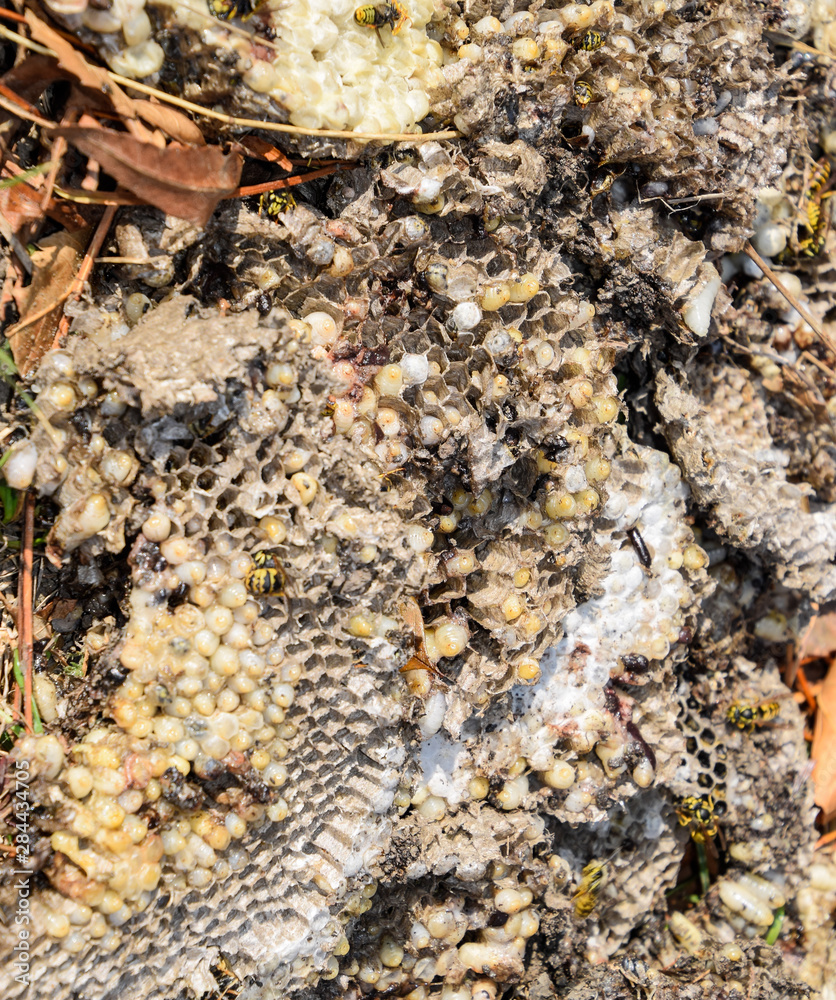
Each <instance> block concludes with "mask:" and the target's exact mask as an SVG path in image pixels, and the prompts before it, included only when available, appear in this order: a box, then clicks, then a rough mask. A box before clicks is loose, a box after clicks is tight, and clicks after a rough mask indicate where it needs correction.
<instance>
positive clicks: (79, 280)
mask: <svg viewBox="0 0 836 1000" xmlns="http://www.w3.org/2000/svg"><path fill="white" fill-rule="evenodd" d="M115 215H116V206H115V205H108V207H107V208H106V209H105V210H104V212H103V213H102V217H101V219H99V224H98V226H96V231H95V233H93V238H92V239H91V240H90V244H89V246H88V247H87V252H86V253H85V255H84V260H83V261H82V262H81V267H80V268H79V269H78V274H77V275H76V278H75V282H74V283H73V288H72V295H73V297H74V298H76V299H80V298H81V293H82V291H83V289H84V282H85V281H86V280H87V279H88V278H89V277H90V272H91V271H92V270H93V263H94V260H95V257H96V255H97V254H98V252H99V250H101V248H102V243H104V241H105V237H106V236H107V234H108V231H109V229H110V227H111V225H112V223H113V217H114V216H115Z"/></svg>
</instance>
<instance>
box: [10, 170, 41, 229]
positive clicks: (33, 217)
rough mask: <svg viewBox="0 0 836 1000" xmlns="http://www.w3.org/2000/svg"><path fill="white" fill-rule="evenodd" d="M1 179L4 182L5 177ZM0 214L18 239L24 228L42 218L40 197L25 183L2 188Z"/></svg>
mask: <svg viewBox="0 0 836 1000" xmlns="http://www.w3.org/2000/svg"><path fill="white" fill-rule="evenodd" d="M3 179H4V180H6V177H5V176H4V178H3ZM0 213H2V214H3V216H4V218H5V219H6V221H7V222H8V223H9V227H10V229H11V230H12V232H13V233H14V234H15V236H18V237H19V236H20V235H21V230H22V229H23V227H24V226H28V224H29V223H31V222H37V221H38V220H39V219H42V218H43V215H44V213H43V209H42V208H41V195H40V194H39V192H37V191H36V190H35V189H34V188H33V187H32V186H31V185H29V184H27V183H26V182H25V181H21V182H20V183H19V184H14V185H13V186H12V187H9V188H3V189H2V190H0Z"/></svg>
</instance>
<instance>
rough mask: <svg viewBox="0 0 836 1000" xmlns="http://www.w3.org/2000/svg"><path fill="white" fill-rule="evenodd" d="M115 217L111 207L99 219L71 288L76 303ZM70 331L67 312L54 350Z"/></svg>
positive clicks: (114, 208) (57, 331)
mask: <svg viewBox="0 0 836 1000" xmlns="http://www.w3.org/2000/svg"><path fill="white" fill-rule="evenodd" d="M114 215H116V206H115V205H109V206H108V207H107V208H106V209H105V210H104V212H103V213H102V217H101V219H99V224H98V225H97V226H96V231H95V233H93V238H92V239H91V240H90V243H89V244H88V246H87V250H86V251H85V254H84V260H83V261H82V262H81V267H79V269H78V274H77V275H76V276H75V281H73V283H72V285H71V286H70V295H71V296H72V297H73V298H74V299H75V300H76V302H77V301H78V300H79V299H80V298H81V293H82V292H83V291H84V282H85V281H86V280H87V279H88V278H89V277H90V272H91V271H92V270H93V264H95V262H96V257H97V254H98V252H99V251H100V250H101V248H102V243H104V240H105V237H106V236H107V234H108V231H109V230H110V226H111V224H112V222H113V217H114ZM68 297H69V296H68ZM69 329H70V321H69V318H68V316H67V314H66V312H65V313H64V314H63V315H62V316H61V319H60V320H59V321H58V328H57V329H56V331H55V338H54V340H53V342H52V346H53V348H55V347H58V346H59V344H60V342H61V339H62V338H63V337H65V336H66V335H67V333H68V332H69Z"/></svg>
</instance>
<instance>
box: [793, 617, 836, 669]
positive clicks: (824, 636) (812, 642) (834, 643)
mask: <svg viewBox="0 0 836 1000" xmlns="http://www.w3.org/2000/svg"><path fill="white" fill-rule="evenodd" d="M833 652H836V611H831V612H830V614H827V615H819V617H818V618H816V620H815V621H814V622H813V624H812V626H811V628H810V630H809V631H808V632H807V634H806V635H805V636H804V640H803V641H802V643H801V647H800V648H799V650H798V658H799V659H800V660H810V659H815V658H817V657H819V656H829V655H830V654H831V653H833Z"/></svg>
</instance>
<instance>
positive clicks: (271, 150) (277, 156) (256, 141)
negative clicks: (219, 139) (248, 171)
mask: <svg viewBox="0 0 836 1000" xmlns="http://www.w3.org/2000/svg"><path fill="white" fill-rule="evenodd" d="M238 143H239V145H241V146H243V148H244V149H246V150H247V152H248V153H250V154H252V155H253V156H257V157H259V158H260V159H262V160H267V162H268V163H277V164H278V165H279V166H280V167H281V168H282V170H289V171H292V170H293V164H292V163H291V162H290V160H288V158H287V157H286V156H285V155H284V153H283V152H282V151H281V150H280V149H276V147H275V146H274V145H273V143H272V142H267V140H266V139H260V138H259V137H258V136H257V135H245V136H242V137H241V138H240V139H239V140H238Z"/></svg>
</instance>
